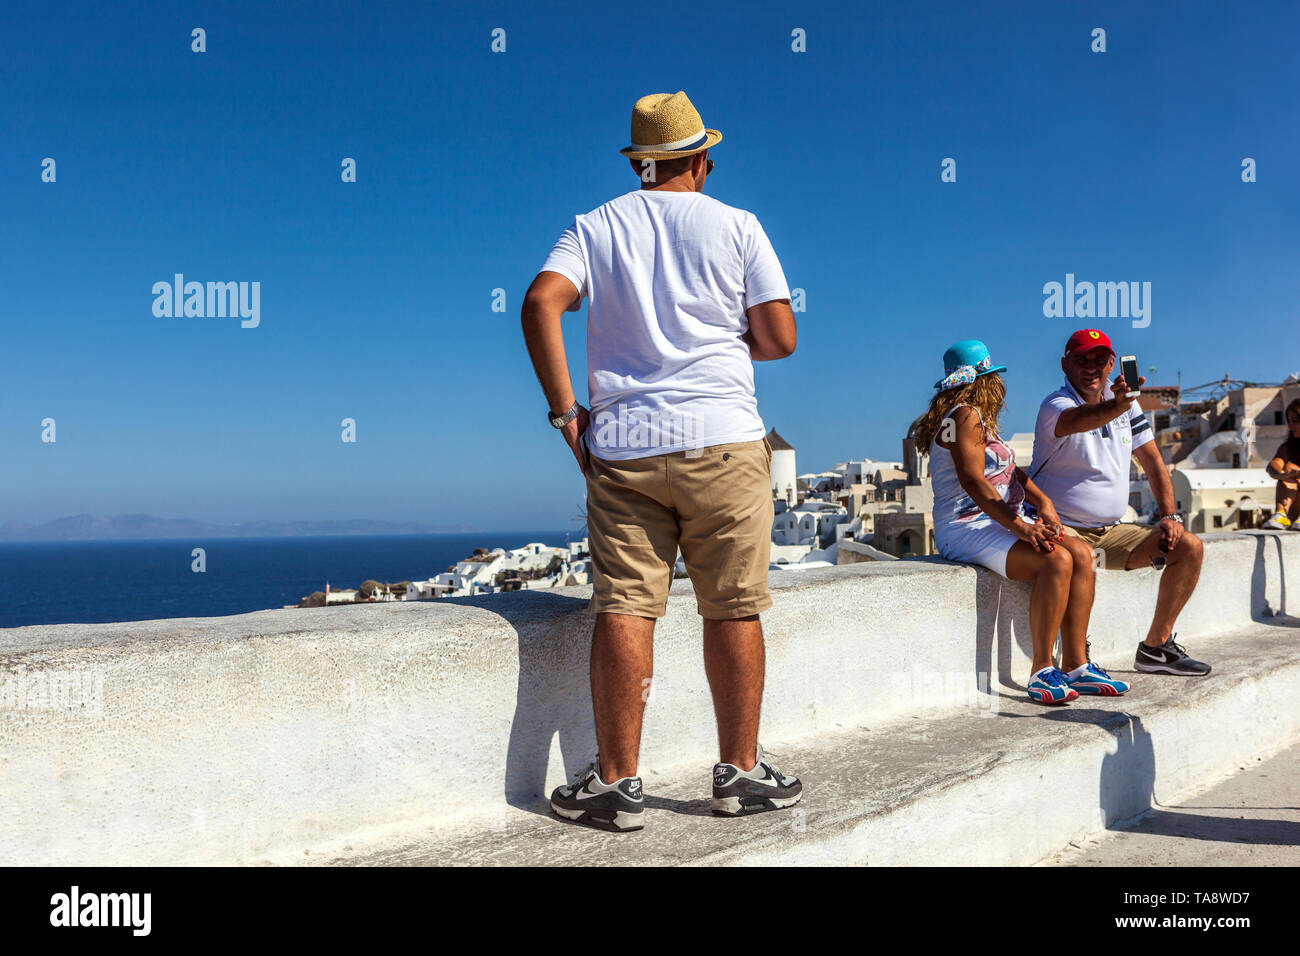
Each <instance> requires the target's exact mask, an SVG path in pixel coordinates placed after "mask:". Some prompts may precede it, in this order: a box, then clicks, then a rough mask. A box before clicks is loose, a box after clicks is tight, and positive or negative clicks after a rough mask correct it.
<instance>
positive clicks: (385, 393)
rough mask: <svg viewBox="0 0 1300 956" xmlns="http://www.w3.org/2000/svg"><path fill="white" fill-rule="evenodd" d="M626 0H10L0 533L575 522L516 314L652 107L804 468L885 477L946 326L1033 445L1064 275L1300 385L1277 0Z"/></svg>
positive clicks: (772, 410)
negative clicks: (750, 322)
mask: <svg viewBox="0 0 1300 956" xmlns="http://www.w3.org/2000/svg"><path fill="white" fill-rule="evenodd" d="M650 9H655V5H653V4H597V3H592V4H554V3H546V2H537V3H527V4H524V3H518V4H490V3H481V4H480V3H476V4H465V5H457V6H456V7H445V8H444V7H440V6H437V5H434V4H428V3H420V4H416V3H410V4H390V3H384V4H360V3H358V4H355V5H343V4H310V3H292V4H253V3H223V4H184V3H157V4H125V3H124V4H102V3H100V4H84V5H83V4H60V3H39V4H34V3H25V2H17V3H14V2H10V3H6V4H5V5H4V6H3V11H2V12H0V79H2V82H0V88H2V89H3V90H4V96H3V97H0V229H2V230H3V236H4V244H3V254H2V255H0V289H2V291H3V298H2V299H0V309H2V310H3V311H2V312H0V315H3V323H4V333H5V334H4V348H3V349H0V375H2V376H3V389H2V390H0V441H2V442H3V448H4V450H5V455H4V465H5V467H4V482H3V492H2V494H0V520H4V519H26V520H33V519H34V520H46V519H50V518H54V517H58V516H61V515H66V514H74V513H79V512H94V513H101V514H115V513H121V512H137V511H138V512H148V513H152V514H158V515H165V516H178V517H192V518H198V519H205V520H213V521H238V520H252V519H286V520H289V519H306V518H326V517H340V518H352V517H372V518H384V519H409V520H417V521H424V522H429V523H462V522H464V523H472V524H475V525H477V526H478V527H480V528H481V529H483V530H503V529H510V528H537V527H548V526H550V527H553V526H563V525H564V524H566V523H567V522H568V519H569V517H570V516H572V515H573V514H574V513H575V512H576V510H577V503H578V502H581V501H582V499H583V497H584V486H583V482H582V479H581V476H580V475H579V473H578V471H577V468H576V465H575V464H574V462H573V460H572V458H571V456H570V455H569V454H568V452H567V450H566V449H565V448H564V446H563V444H562V442H561V440H560V439H559V438H558V437H557V436H556V434H555V433H554V432H553V431H552V430H551V429H550V428H549V427H548V426H547V425H546V423H545V422H544V420H543V416H542V412H543V411H544V404H545V403H544V399H543V397H542V395H541V391H540V388H539V387H538V385H537V382H536V379H535V377H534V375H533V372H532V368H531V366H530V364H529V362H528V358H527V354H526V352H525V350H524V347H523V341H522V337H521V335H520V331H519V304H520V300H521V297H522V294H523V292H524V290H525V289H526V288H527V286H528V283H529V282H530V281H531V280H532V278H533V276H534V274H535V273H536V271H537V268H538V267H539V265H540V264H541V262H542V260H543V258H544V257H545V255H546V253H547V251H548V249H549V248H550V246H551V244H552V243H553V242H554V240H555V238H556V237H557V236H558V235H559V233H560V231H561V230H562V229H563V228H564V227H565V226H566V225H568V224H569V222H570V221H571V220H572V218H573V216H574V215H575V214H576V213H580V212H585V211H587V210H589V209H591V208H593V207H595V206H597V205H599V204H600V203H601V202H604V201H605V200H607V199H609V198H612V197H613V196H616V195H618V194H620V193H622V192H625V191H627V190H629V189H631V188H634V187H635V186H636V185H637V182H636V180H635V178H634V176H633V174H632V172H631V170H630V169H629V168H628V165H627V162H626V160H624V159H623V158H622V157H620V156H619V155H618V153H617V150H618V149H619V148H620V147H622V146H624V145H626V142H627V139H628V117H629V113H630V110H631V106H632V103H633V102H634V101H635V100H636V99H637V97H639V96H641V95H643V94H645V93H650V92H672V91H675V90H678V89H684V90H686V91H687V92H688V94H689V95H690V96H691V98H692V100H693V101H694V102H695V104H696V105H697V107H698V108H699V109H700V111H701V113H702V114H703V116H704V119H705V122H706V123H707V124H708V125H710V126H713V127H716V128H718V129H721V130H722V132H723V134H724V140H723V142H722V143H721V144H720V145H719V146H718V147H717V148H716V149H715V150H713V151H712V153H711V155H712V156H713V157H714V159H715V160H716V162H717V171H716V172H715V173H714V175H713V176H712V177H711V178H710V181H709V192H710V193H711V194H712V195H714V196H716V197H717V198H719V199H721V200H722V201H724V202H727V203H730V204H732V205H735V206H740V207H743V208H747V209H750V210H752V211H753V212H754V213H755V214H756V215H757V216H758V217H759V219H760V221H761V222H762V223H763V224H764V226H765V228H766V229H767V232H768V234H769V235H770V236H771V239H772V242H773V244H774V246H775V248H776V250H777V253H778V255H779V256H780V258H781V260H782V263H783V265H784V267H785V271H786V275H787V277H788V279H789V281H790V284H791V286H794V287H800V288H803V289H805V290H806V295H807V311H806V312H804V313H802V314H801V315H800V316H799V320H800V340H799V348H798V351H797V352H796V353H795V354H794V356H792V357H791V358H789V359H787V360H785V361H782V362H778V363H764V364H760V365H759V366H758V371H757V386H758V398H759V410H760V412H761V413H762V415H763V418H764V420H765V422H766V423H767V424H768V425H769V426H772V425H775V426H776V428H777V429H778V430H779V431H780V432H781V433H782V435H784V436H785V437H786V438H787V439H788V440H789V441H790V442H791V443H793V444H794V445H795V447H796V448H797V450H798V455H799V459H798V461H799V467H800V469H801V470H821V469H824V468H828V467H830V466H831V465H832V464H833V463H834V462H835V461H839V460H844V459H846V458H850V457H864V456H869V457H877V458H894V457H897V456H898V454H899V447H900V438H901V435H902V433H903V431H904V429H905V427H906V425H907V423H908V422H909V421H910V420H911V419H912V418H913V417H915V416H916V415H917V414H918V413H919V412H920V411H921V410H922V408H923V407H924V405H925V403H926V402H927V401H928V399H929V396H930V394H931V388H930V386H931V385H932V384H933V382H934V380H935V379H937V378H938V377H939V375H940V373H941V368H940V355H941V353H942V352H943V350H944V348H945V347H946V346H947V345H949V344H950V343H951V342H953V341H955V340H957V339H961V338H967V337H977V338H983V339H984V340H985V341H986V342H988V344H989V346H990V347H991V349H992V351H993V355H994V357H995V359H996V360H997V361H998V362H1000V363H1004V364H1006V365H1009V366H1010V367H1011V371H1010V373H1009V374H1008V378H1007V382H1008V388H1009V404H1010V415H1009V416H1008V418H1007V420H1006V421H1005V423H1004V425H1005V426H1007V427H1008V428H1009V430H1013V431H1022V430H1028V429H1029V428H1030V427H1031V424H1032V416H1033V413H1034V410H1035V409H1036V407H1037V404H1038V402H1039V401H1040V400H1041V398H1042V396H1043V395H1044V394H1045V393H1046V392H1048V391H1050V390H1052V389H1053V388H1054V387H1056V385H1057V384H1058V380H1059V371H1058V369H1057V356H1059V354H1060V350H1061V347H1062V345H1063V343H1064V340H1065V338H1066V336H1067V335H1068V333H1069V332H1070V331H1072V330H1073V328H1075V327H1077V326H1078V325H1086V324H1090V323H1089V322H1086V321H1079V322H1076V321H1074V320H1070V319H1047V318H1044V316H1043V311H1042V305H1043V294H1042V286H1043V284H1044V283H1045V282H1048V281H1052V280H1056V281H1062V280H1063V279H1064V277H1065V274H1066V273H1067V272H1072V273H1074V274H1075V275H1076V276H1077V277H1078V278H1079V279H1081V280H1082V279H1090V280H1094V281H1099V280H1105V281H1120V280H1129V281H1149V282H1151V283H1152V287H1153V291H1152V322H1151V325H1150V327H1149V328H1146V329H1140V330H1139V329H1133V328H1131V327H1130V325H1129V323H1128V322H1127V321H1125V320H1112V321H1109V322H1100V323H1099V324H1101V325H1102V326H1103V327H1105V328H1107V329H1108V330H1109V331H1110V332H1111V333H1112V334H1113V335H1114V337H1115V339H1116V345H1117V347H1119V348H1120V349H1121V351H1129V350H1131V351H1135V352H1136V353H1137V354H1138V356H1139V358H1140V360H1141V362H1142V364H1143V366H1144V367H1145V366H1147V365H1156V366H1157V367H1158V368H1159V372H1158V374H1157V375H1156V376H1155V380H1156V381H1158V382H1159V383H1173V382H1174V381H1176V376H1177V373H1178V371H1179V370H1181V372H1182V380H1183V383H1184V384H1185V385H1190V384H1198V383H1200V382H1204V381H1207V380H1210V379H1213V378H1217V377H1218V376H1221V375H1222V374H1224V373H1225V372H1230V373H1231V374H1232V375H1233V376H1235V377H1244V378H1252V379H1256V380H1264V381H1277V380H1280V379H1281V378H1282V377H1284V376H1285V375H1286V374H1287V373H1289V372H1291V371H1294V370H1295V369H1297V368H1300V349H1297V348H1296V347H1295V338H1294V336H1295V332H1296V330H1297V328H1300V322H1297V318H1298V315H1297V312H1298V307H1297V302H1298V301H1300V269H1298V268H1297V263H1298V262H1300V239H1298V238H1297V236H1298V233H1297V225H1296V224H1297V223H1298V222H1300V203H1298V202H1297V197H1298V196H1300V177H1298V176H1297V169H1298V167H1300V123H1298V122H1297V120H1298V119H1300V109H1297V107H1298V106H1300V67H1297V57H1296V55H1295V49H1294V44H1295V38H1296V36H1297V35H1300V12H1298V11H1300V7H1297V5H1296V4H1294V3H1281V2H1278V3H1253V2H1244V3H1226V2H1225V3H1150V4H1148V3H1142V4H1134V3H1127V2H1126V3H1056V2H1053V3H1017V4H1009V3H1008V4H985V3H980V4H972V3H968V2H964V0H960V2H959V0H954V2H945V3H927V4H911V3H907V4H879V3H872V4H861V3H819V4H791V3H788V2H785V3H761V2H760V3H746V4H743V5H740V4H698V5H694V6H692V7H690V8H689V11H687V10H685V9H684V8H674V7H672V6H671V5H669V6H667V7H665V6H663V5H659V9H661V10H662V11H664V12H662V13H661V14H659V15H643V14H642V13H641V12H640V11H642V10H650ZM194 27H203V28H204V29H206V31H207V52H206V53H203V54H196V53H192V52H191V51H190V31H191V29H192V28H194ZM495 27H503V28H504V29H505V30H506V31H507V33H506V37H507V50H506V52H505V53H504V54H493V53H492V52H491V51H490V49H489V46H490V42H491V36H490V34H491V31H492V29H493V28H495ZM796 27H800V28H803V29H804V30H806V31H807V52H806V53H794V52H792V51H791V49H790V44H791V36H790V35H791V31H792V30H793V29H794V28H796ZM1094 27H1104V28H1105V29H1106V31H1107V52H1106V53H1104V54H1095V53H1092V52H1091V50H1090V44H1091V38H1090V31H1091V30H1092V29H1093V28H1094ZM47 156H48V157H52V158H54V159H55V160H56V162H57V177H58V179H57V182H56V183H54V184H46V183H42V182H41V181H40V171H41V168H40V167H41V161H42V159H43V158H44V157H47ZM1247 156H1249V157H1253V158H1254V159H1255V160H1256V161H1257V163H1258V182H1256V183H1253V184H1244V183H1242V182H1241V176H1240V173H1241V166H1240V164H1241V161H1242V159H1243V157H1247ZM344 157H354V158H355V159H356V160H357V163H358V181H357V182H356V183H355V184H344V183H342V182H341V181H340V176H339V173H340V162H341V161H342V159H343V158H344ZM945 157H953V158H955V159H956V160H957V176H958V178H957V182H956V183H954V184H946V183H941V182H940V175H939V174H940V161H941V160H942V159H943V158H945ZM176 272H182V273H184V274H185V275H186V277H187V278H188V279H197V280H200V281H208V280H214V281H216V280H221V281H225V280H236V281H238V280H244V281H253V280H256V281H259V282H261V288H262V292H261V325H260V327H259V328H256V329H242V328H240V326H239V323H238V321H237V320H233V319H201V318H155V317H154V315H153V312H152V304H153V295H152V293H151V291H150V290H151V287H152V285H153V283H154V282H156V281H159V280H170V279H171V277H172V275H173V274H174V273H176ZM498 287H500V288H503V289H505V290H506V293H507V304H508V308H507V310H506V312H504V313H496V312H493V311H492V310H491V303H492V290H493V289H494V288H498ZM566 322H568V323H569V325H568V331H567V333H566V341H567V343H568V348H569V353H570V354H569V358H570V365H571V367H572V370H573V375H574V380H575V386H576V388H577V392H578V395H579V398H580V399H582V400H584V401H585V399H586V365H585V354H584V323H585V309H584V311H583V312H582V313H573V314H571V315H569V316H568V317H567V318H566ZM1287 334H1290V335H1291V336H1292V337H1293V338H1292V339H1291V341H1290V342H1287V341H1286V339H1285V335H1287ZM46 417H51V418H54V419H55V420H56V421H57V427H58V441H57V443H56V444H55V445H48V444H43V443H42V442H41V441H40V422H41V420H42V419H44V418H46ZM345 417H351V418H354V419H355V420H356V422H357V430H358V441H357V442H356V444H345V443H343V442H342V441H340V437H339V436H340V424H339V423H340V421H341V420H342V419H343V418H345Z"/></svg>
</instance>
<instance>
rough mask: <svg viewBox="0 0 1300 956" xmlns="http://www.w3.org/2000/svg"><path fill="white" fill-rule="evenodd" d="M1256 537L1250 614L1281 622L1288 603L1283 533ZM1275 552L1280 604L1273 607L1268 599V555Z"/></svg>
mask: <svg viewBox="0 0 1300 956" xmlns="http://www.w3.org/2000/svg"><path fill="white" fill-rule="evenodd" d="M1253 537H1254V539H1255V563H1254V565H1253V566H1252V567H1251V570H1250V616H1251V618H1252V619H1254V620H1256V621H1264V622H1266V623H1269V624H1278V623H1281V622H1279V621H1278V620H1277V619H1278V618H1285V617H1287V604H1286V562H1285V561H1284V560H1283V556H1282V535H1280V534H1257V535H1253ZM1270 551H1271V552H1275V553H1276V557H1275V558H1274V561H1273V566H1274V567H1276V568H1277V580H1278V606H1277V607H1272V606H1271V605H1270V604H1269V601H1268V568H1267V566H1266V563H1265V562H1266V555H1267V554H1268V553H1269V552H1270Z"/></svg>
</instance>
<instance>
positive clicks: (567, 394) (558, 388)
mask: <svg viewBox="0 0 1300 956" xmlns="http://www.w3.org/2000/svg"><path fill="white" fill-rule="evenodd" d="M578 296H579V293H578V290H577V289H575V288H574V287H573V283H572V282H571V281H569V279H568V278H566V277H565V276H562V275H560V274H559V273H558V272H539V273H538V274H537V278H536V279H534V280H533V284H532V285H530V286H529V287H528V291H527V292H526V293H524V306H523V309H522V311H521V321H522V324H523V327H524V343H525V344H526V345H527V346H528V355H529V357H530V358H531V359H532V360H533V371H535V372H536V373H537V380H538V381H539V382H541V383H542V391H543V392H545V393H546V401H547V402H548V403H549V404H550V406H551V414H552V415H563V414H564V413H565V412H567V411H568V410H569V408H570V406H572V405H573V401H574V399H573V381H572V379H571V378H570V377H569V362H568V359H567V357H566V356H565V354H564V331H563V328H562V325H561V320H562V319H563V317H564V313H565V310H566V309H568V308H569V307H570V306H571V305H573V303H574V302H576V301H577V300H578Z"/></svg>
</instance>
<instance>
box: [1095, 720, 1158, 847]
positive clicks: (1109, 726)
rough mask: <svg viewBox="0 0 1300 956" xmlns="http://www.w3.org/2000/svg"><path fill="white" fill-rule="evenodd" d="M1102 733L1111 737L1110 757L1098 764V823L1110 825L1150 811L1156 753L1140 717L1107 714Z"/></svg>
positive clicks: (1108, 826)
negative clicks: (1111, 752)
mask: <svg viewBox="0 0 1300 956" xmlns="http://www.w3.org/2000/svg"><path fill="white" fill-rule="evenodd" d="M1103 729H1105V730H1106V732H1107V733H1110V734H1112V735H1113V736H1114V737H1115V742H1116V748H1115V752H1114V753H1113V754H1106V756H1105V757H1103V758H1102V761H1101V784H1100V797H1099V800H1100V807H1101V818H1102V819H1101V822H1102V825H1103V826H1105V827H1107V828H1108V829H1109V828H1110V827H1112V825H1113V824H1115V823H1118V822H1119V821H1121V820H1126V819H1128V818H1129V817H1133V816H1136V815H1137V814H1139V813H1145V812H1146V811H1147V810H1148V809H1150V808H1151V804H1152V800H1153V798H1154V796H1155V782H1156V753H1155V747H1154V746H1153V744H1152V742H1151V734H1150V733H1148V732H1147V729H1146V728H1145V727H1143V726H1142V719H1141V718H1140V717H1133V716H1131V715H1129V714H1124V713H1118V714H1114V713H1113V714H1111V715H1110V719H1109V720H1107V721H1105V722H1104V723H1103Z"/></svg>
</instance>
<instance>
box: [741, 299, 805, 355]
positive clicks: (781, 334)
mask: <svg viewBox="0 0 1300 956" xmlns="http://www.w3.org/2000/svg"><path fill="white" fill-rule="evenodd" d="M745 315H746V316H747V317H748V318H749V331H748V332H746V333H745V334H744V335H743V336H741V341H743V342H744V343H745V344H746V345H748V346H749V355H750V357H751V358H752V359H753V360H754V361H755V362H771V361H775V360H776V359H783V358H785V357H786V356H787V355H789V354H790V353H791V352H793V351H794V347H795V344H796V342H797V340H798V334H797V332H796V329H795V323H794V312H793V311H792V310H791V308H790V300H789V299H772V300H771V301H770V302H760V303H759V304H758V305H754V306H750V307H749V308H748V309H746V310H745Z"/></svg>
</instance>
